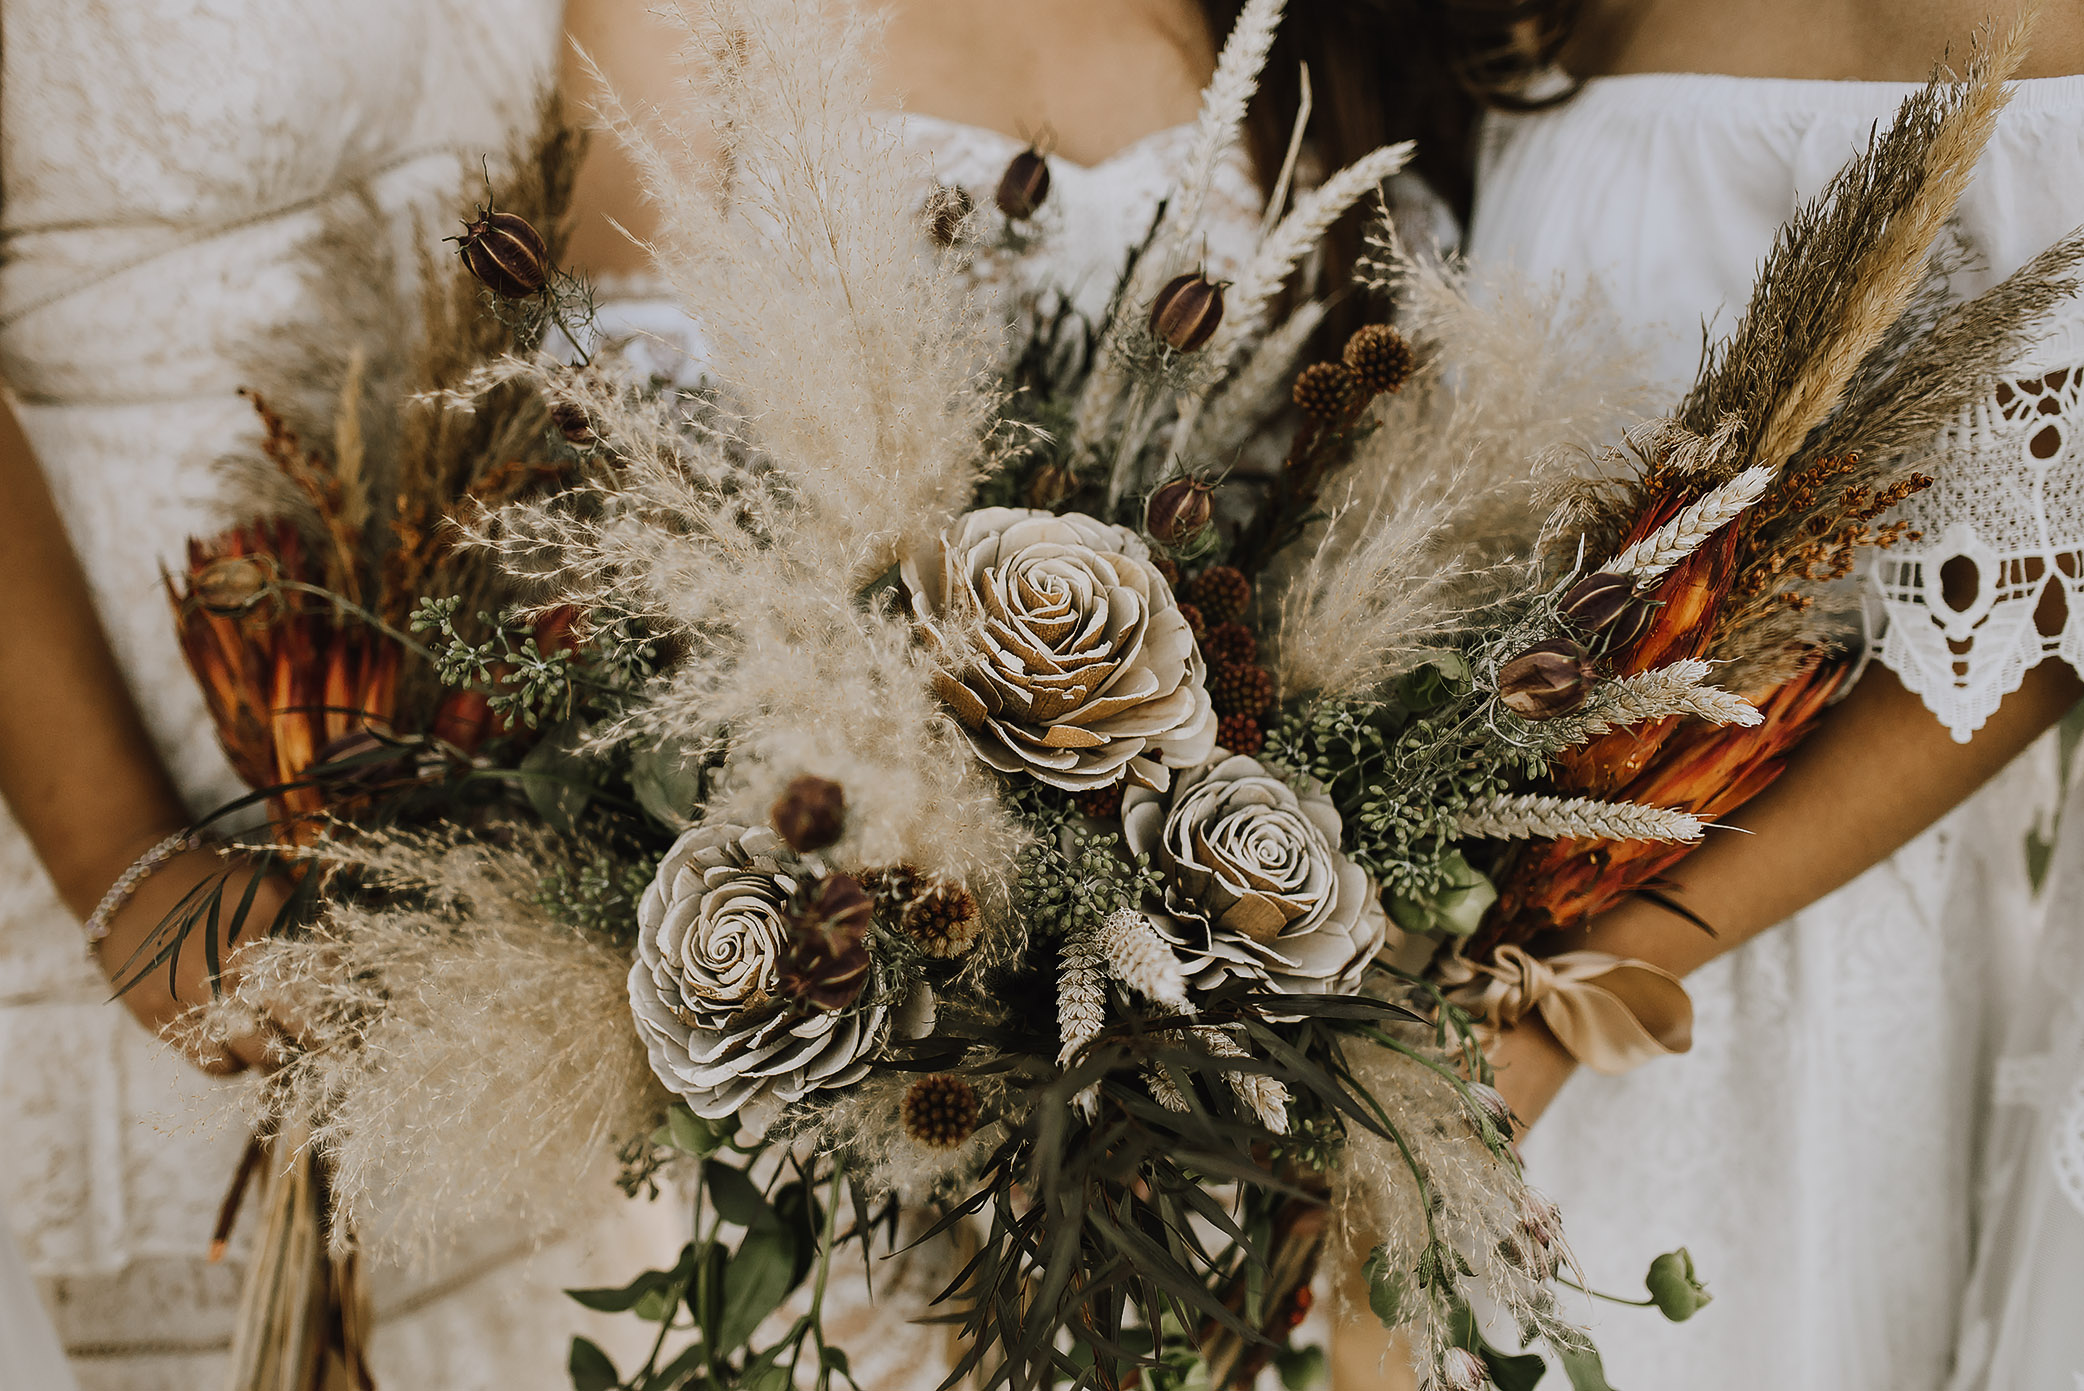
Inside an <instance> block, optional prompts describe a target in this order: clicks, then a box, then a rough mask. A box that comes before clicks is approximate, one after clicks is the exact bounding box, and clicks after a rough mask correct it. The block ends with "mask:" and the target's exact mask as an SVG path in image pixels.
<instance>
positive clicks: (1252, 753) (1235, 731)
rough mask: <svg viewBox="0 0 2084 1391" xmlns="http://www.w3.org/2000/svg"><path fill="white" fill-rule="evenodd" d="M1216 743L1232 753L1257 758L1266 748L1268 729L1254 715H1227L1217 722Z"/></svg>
mask: <svg viewBox="0 0 2084 1391" xmlns="http://www.w3.org/2000/svg"><path fill="white" fill-rule="evenodd" d="M1216 742H1217V743H1218V744H1220V745H1221V746H1222V747H1224V748H1226V749H1228V750H1229V751H1230V752H1232V753H1239V754H1243V755H1244V756H1245V757H1246V758H1256V757H1258V755H1259V751H1260V750H1261V749H1263V748H1265V747H1266V729H1265V727H1264V726H1262V725H1261V724H1260V723H1259V720H1258V718H1257V717H1256V716H1252V715H1225V716H1223V717H1222V718H1221V719H1219V720H1217V721H1216Z"/></svg>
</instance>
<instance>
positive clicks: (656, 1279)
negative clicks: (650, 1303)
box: [565, 1255, 686, 1320]
mask: <svg viewBox="0 0 2084 1391" xmlns="http://www.w3.org/2000/svg"><path fill="white" fill-rule="evenodd" d="M682 1259H683V1261H684V1260H685V1256H684V1255H683V1257H682ZM684 1278H686V1272H685V1271H684V1270H647V1271H645V1272H644V1273H643V1274H642V1275H639V1276H638V1277H637V1278H636V1279H634V1280H632V1281H630V1282H629V1283H628V1284H627V1285H624V1286H623V1287H622V1288H620V1289H591V1290H566V1291H565V1293H566V1294H567V1295H569V1296H570V1297H571V1298H573V1299H575V1300H577V1301H578V1302H579V1303H581V1304H583V1305H585V1306H586V1307H587V1308H589V1309H597V1310H599V1311H600V1312H601V1313H604V1314H623V1313H628V1312H629V1311H630V1310H632V1309H634V1308H636V1307H637V1306H638V1305H639V1304H641V1303H643V1302H644V1300H645V1299H646V1298H647V1297H648V1296H652V1295H656V1294H659V1293H661V1292H670V1291H671V1290H672V1288H673V1287H674V1286H675V1285H677V1284H679V1283H680V1281H681V1280H683V1279H684ZM645 1317H646V1318H648V1319H653V1320H656V1319H657V1317H658V1315H656V1314H646V1315H645Z"/></svg>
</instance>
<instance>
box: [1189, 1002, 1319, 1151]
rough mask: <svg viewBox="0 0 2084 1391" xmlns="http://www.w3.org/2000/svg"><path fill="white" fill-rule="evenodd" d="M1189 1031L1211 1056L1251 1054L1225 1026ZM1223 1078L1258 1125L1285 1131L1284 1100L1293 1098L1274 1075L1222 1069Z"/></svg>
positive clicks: (1229, 1056)
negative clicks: (1249, 1109)
mask: <svg viewBox="0 0 2084 1391" xmlns="http://www.w3.org/2000/svg"><path fill="white" fill-rule="evenodd" d="M1190 1032H1191V1033H1192V1034H1193V1035H1194V1037H1195V1038H1196V1039H1198V1040H1200V1041H1201V1043H1202V1045H1203V1046H1204V1047H1206V1048H1207V1049H1208V1051H1209V1055H1210V1056H1211V1057H1216V1058H1249V1057H1251V1056H1252V1052H1251V1050H1250V1049H1249V1048H1246V1047H1245V1046H1244V1044H1243V1043H1241V1042H1239V1041H1238V1039H1237V1036H1236V1035H1235V1034H1234V1033H1232V1032H1231V1031H1230V1030H1228V1029H1219V1028H1216V1027H1214V1026H1212V1025H1208V1024H1199V1025H1196V1026H1195V1027H1194V1028H1193V1029H1192V1030H1190ZM1223 1080H1224V1082H1225V1083H1226V1084H1228V1086H1229V1087H1230V1090H1231V1091H1233V1092H1235V1093H1236V1094H1237V1099H1238V1100H1239V1101H1242V1102H1244V1103H1245V1105H1246V1106H1248V1107H1250V1108H1251V1111H1252V1115H1253V1116H1254V1117H1255V1118H1256V1119H1257V1120H1258V1122H1259V1123H1260V1124H1261V1125H1263V1126H1265V1127H1266V1128H1267V1129H1268V1130H1270V1131H1272V1132H1273V1133H1274V1134H1276V1135H1286V1134H1287V1133H1288V1103H1289V1102H1290V1101H1291V1100H1293V1099H1294V1098H1293V1097H1292V1096H1291V1095H1290V1094H1289V1091H1288V1088H1287V1087H1286V1086H1284V1085H1283V1084H1282V1083H1281V1082H1280V1081H1279V1080H1278V1079H1276V1078H1273V1077H1269V1076H1267V1075H1266V1074H1265V1073H1262V1072H1240V1071H1226V1072H1225V1073H1224V1074H1223Z"/></svg>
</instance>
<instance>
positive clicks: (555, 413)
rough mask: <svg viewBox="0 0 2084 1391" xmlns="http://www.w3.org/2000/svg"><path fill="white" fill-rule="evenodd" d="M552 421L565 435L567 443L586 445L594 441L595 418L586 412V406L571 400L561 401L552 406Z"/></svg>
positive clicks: (560, 432) (559, 431) (558, 430)
mask: <svg viewBox="0 0 2084 1391" xmlns="http://www.w3.org/2000/svg"><path fill="white" fill-rule="evenodd" d="M550 420H551V423H552V424H554V425H556V426H557V432H558V433H559V434H561V435H563V436H564V438H565V443H567V444H573V445H578V446H580V447H582V448H583V447H585V446H586V445H589V444H592V443H593V441H594V434H593V419H592V417H590V416H588V415H587V414H586V408H585V407H584V406H580V405H577V404H575V403H573V402H571V401H560V402H558V403H557V404H556V405H554V406H552V407H550Z"/></svg>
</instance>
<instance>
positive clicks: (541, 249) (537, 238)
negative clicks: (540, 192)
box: [451, 212, 550, 299]
mask: <svg viewBox="0 0 2084 1391" xmlns="http://www.w3.org/2000/svg"><path fill="white" fill-rule="evenodd" d="M451 240H453V241H454V242H455V243H456V251H457V254H459V255H460V256H462V257H463V265H464V268H465V269H466V270H468V271H469V272H470V273H471V274H472V275H474V276H476V277H477V278H478V282H479V283H480V284H482V285H483V286H484V287H485V288H486V289H488V290H490V291H491V292H492V293H493V294H495V295H498V296H499V297H500V298H502V299H527V298H528V297H529V296H531V295H538V294H541V293H542V291H543V287H544V286H545V285H547V284H549V283H550V245H549V243H548V242H546V241H544V240H543V234H542V233H541V232H538V231H537V230H536V229H535V226H534V225H533V224H532V223H530V222H529V220H528V219H527V218H525V217H522V216H520V215H519V214H518V213H503V212H485V213H481V214H479V216H478V218H477V220H476V221H472V222H465V223H464V224H463V235H462V236H460V237H454V238H451Z"/></svg>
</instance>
